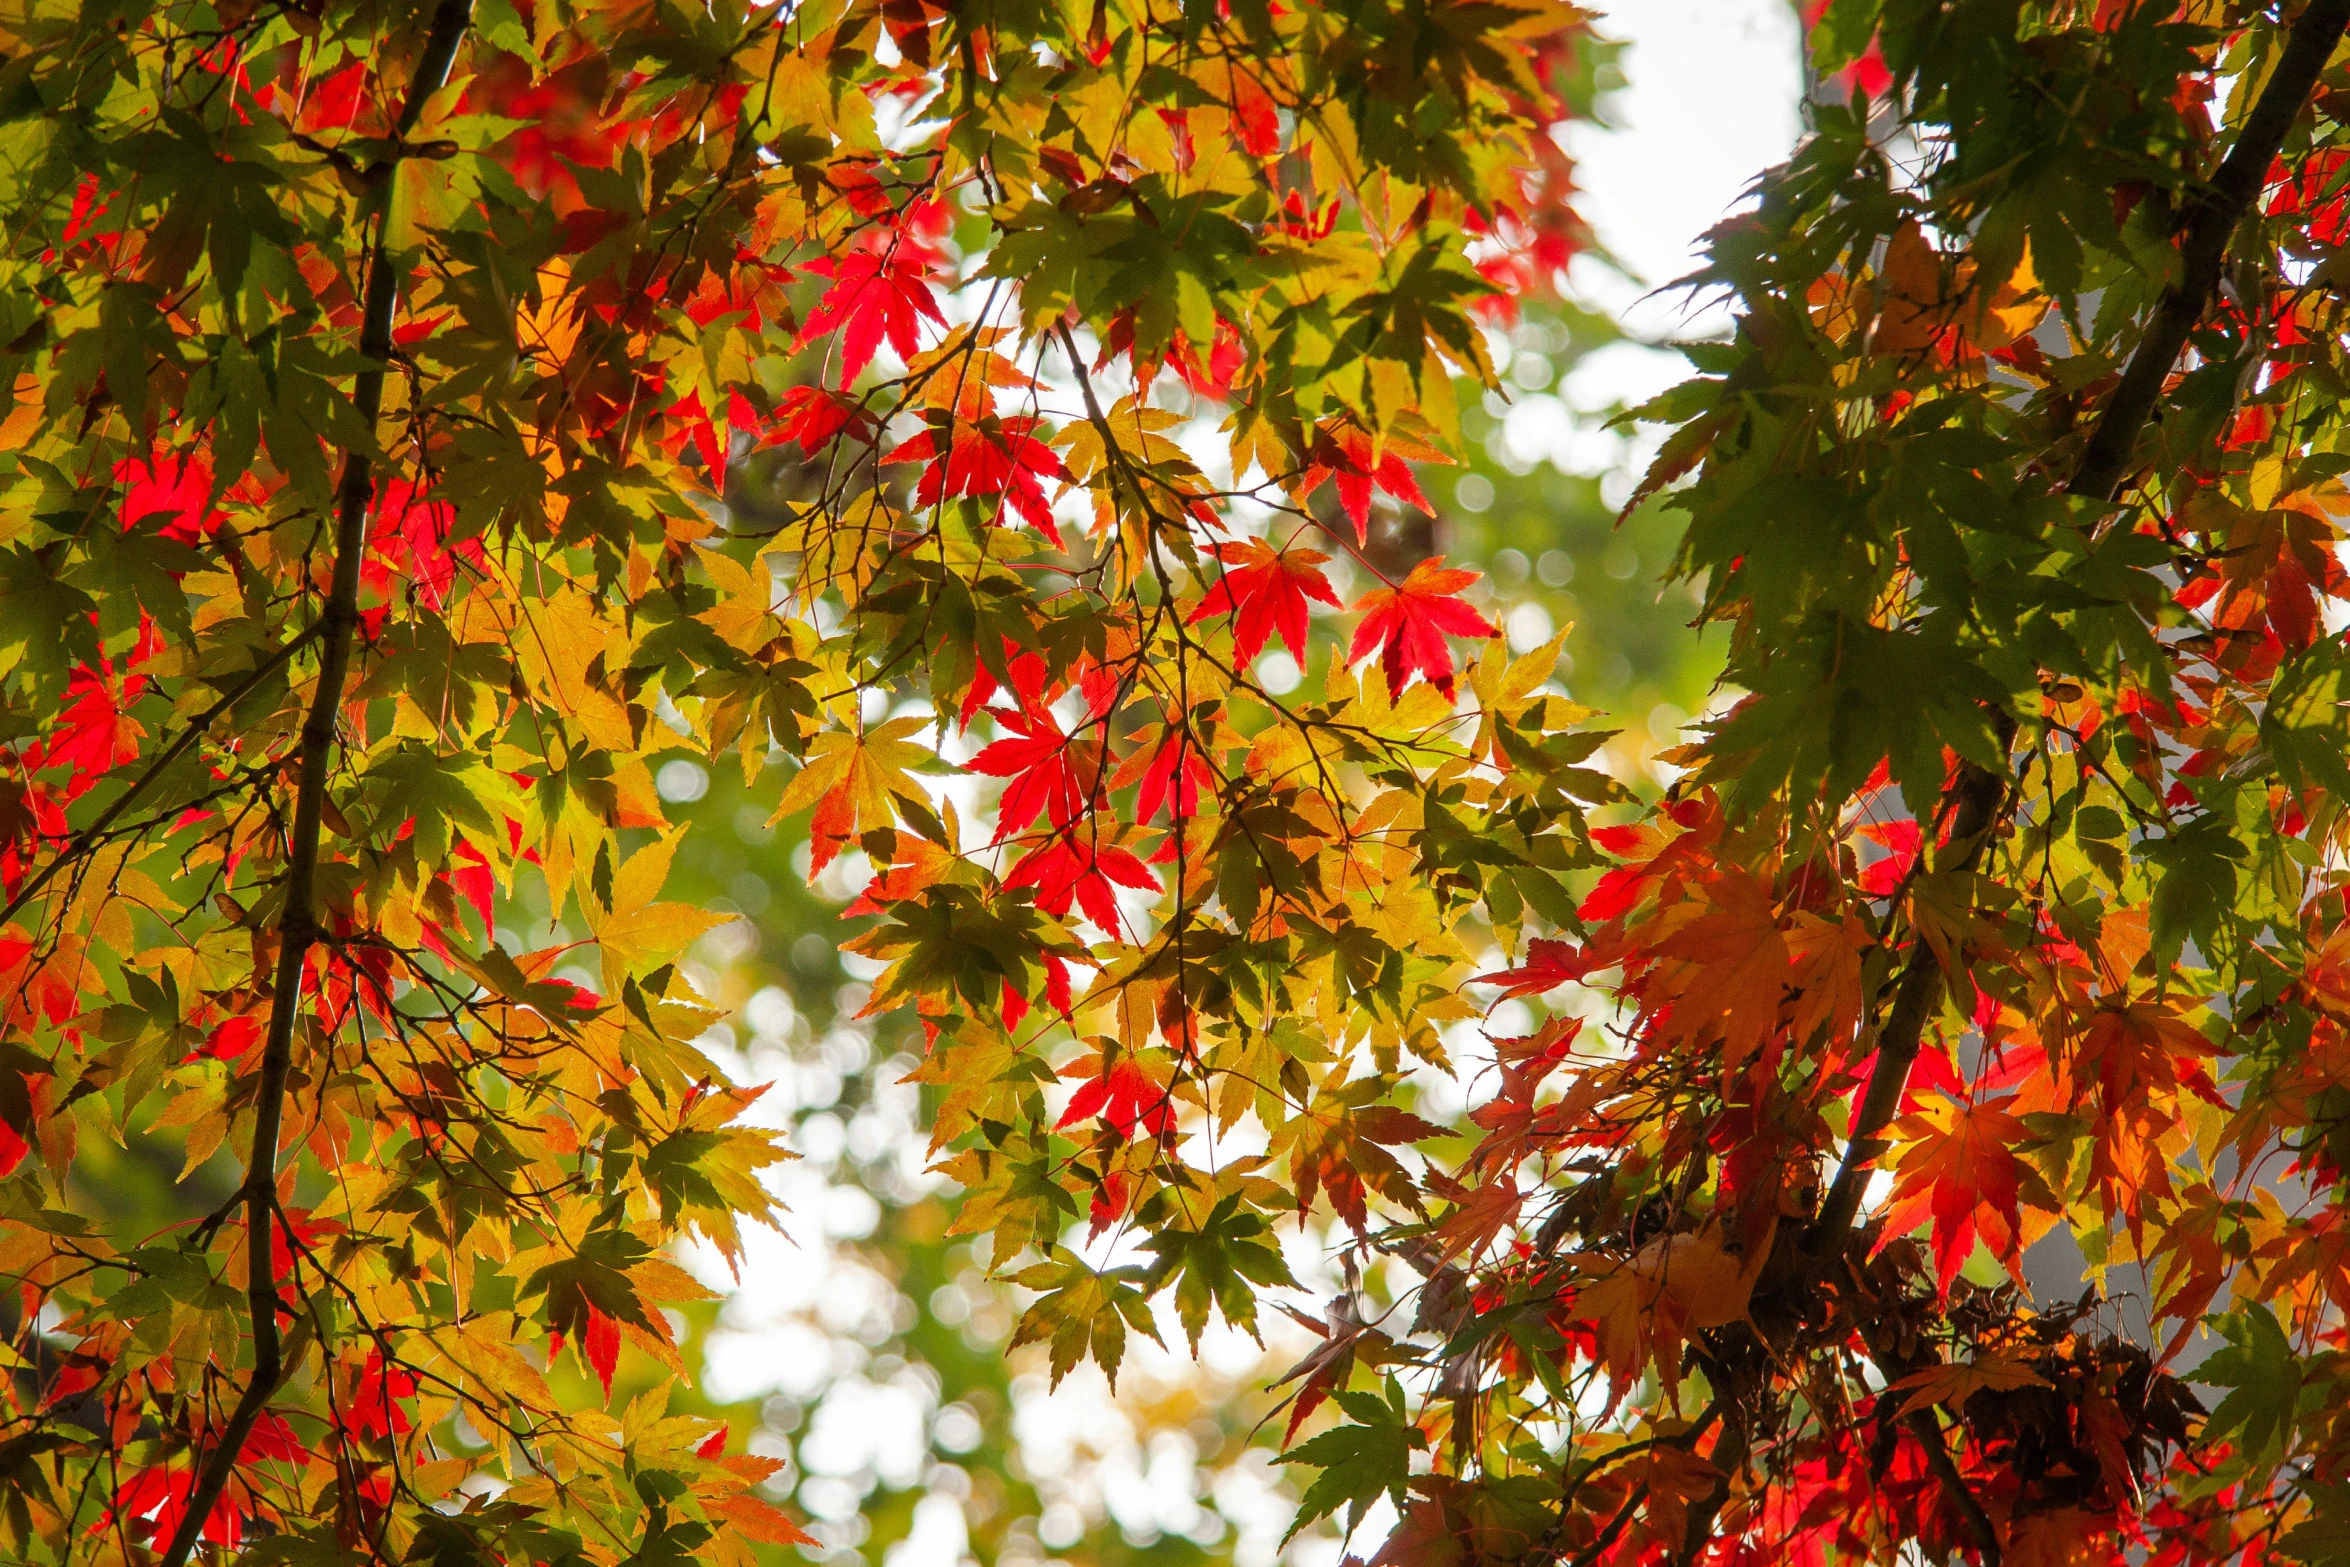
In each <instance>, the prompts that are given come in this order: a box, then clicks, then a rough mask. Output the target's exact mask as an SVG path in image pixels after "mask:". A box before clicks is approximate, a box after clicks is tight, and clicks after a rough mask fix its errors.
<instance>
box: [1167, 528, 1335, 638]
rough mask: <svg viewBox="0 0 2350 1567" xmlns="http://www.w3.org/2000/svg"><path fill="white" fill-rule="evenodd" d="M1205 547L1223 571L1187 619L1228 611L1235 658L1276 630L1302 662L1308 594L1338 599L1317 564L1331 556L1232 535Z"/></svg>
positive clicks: (1327, 601)
mask: <svg viewBox="0 0 2350 1567" xmlns="http://www.w3.org/2000/svg"><path fill="white" fill-rule="evenodd" d="M1209 548H1211V549H1212V550H1213V551H1214V552H1215V555H1216V558H1217V559H1218V560H1220V561H1222V562H1223V563H1224V575H1223V576H1222V577H1221V578H1219V579H1218V580H1217V583H1216V585H1215V587H1213V588H1211V589H1210V590H1209V591H1208V596H1207V597H1206V598H1204V599H1202V600H1201V601H1200V606H1199V608H1197V609H1195V610H1193V611H1192V612H1191V623H1192V624H1194V625H1197V624H1198V623H1199V622H1200V621H1203V620H1205V619H1207V618H1208V617H1209V616H1210V615H1226V614H1228V615H1231V616H1232V617H1233V620H1232V657H1233V662H1234V663H1237V664H1246V663H1248V662H1249V661H1250V660H1251V659H1253V658H1255V657H1256V656H1257V654H1258V652H1259V651H1260V650H1262V649H1263V647H1264V645H1265V642H1266V640H1267V639H1268V638H1269V637H1271V636H1272V634H1273V633H1274V632H1279V633H1280V634H1281V640H1282V642H1283V643H1284V644H1285V645H1286V646H1287V647H1288V649H1289V656H1290V657H1291V658H1294V659H1296V660H1297V661H1298V662H1299V663H1300V664H1303V663H1304V662H1305V660H1306V600H1307V599H1309V598H1313V599H1320V600H1321V601H1322V602H1323V603H1325V604H1328V605H1331V606H1332V607H1333V608H1335V607H1336V606H1337V604H1338V595H1337V594H1335V593H1333V592H1331V591H1330V579H1329V578H1327V577H1325V576H1323V575H1322V573H1321V572H1320V571H1319V570H1318V569H1316V568H1318V567H1319V566H1320V565H1321V564H1322V562H1324V561H1326V560H1328V559H1329V558H1330V557H1329V556H1327V555H1324V554H1322V553H1321V552H1320V551H1318V550H1275V549H1274V548H1273V547H1272V546H1271V545H1269V544H1266V543H1265V542H1264V541H1263V540H1261V539H1234V540H1232V541H1231V542H1229V543H1225V544H1214V545H1211V546H1209Z"/></svg>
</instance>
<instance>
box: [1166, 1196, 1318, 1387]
mask: <svg viewBox="0 0 2350 1567" xmlns="http://www.w3.org/2000/svg"><path fill="white" fill-rule="evenodd" d="M1272 1228H1273V1227H1272V1224H1271V1223H1270V1222H1269V1221H1268V1220H1267V1219H1266V1218H1265V1216H1264V1215H1263V1214H1261V1213H1258V1212H1256V1211H1255V1210H1253V1209H1250V1208H1246V1207H1243V1206H1242V1205H1241V1199H1240V1194H1239V1193H1238V1192H1232V1193H1227V1194H1226V1195H1225V1196H1223V1197H1221V1198H1219V1199H1218V1200H1217V1202H1216V1206H1215V1207H1214V1208H1213V1209H1212V1210H1210V1212H1209V1213H1208V1216H1207V1218H1206V1219H1205V1220H1203V1221H1201V1223H1200V1226H1199V1228H1197V1229H1191V1228H1188V1227H1185V1226H1181V1225H1177V1226H1171V1227H1168V1228H1165V1229H1162V1230H1160V1231H1159V1232H1158V1233H1157V1234H1155V1235H1153V1236H1151V1237H1150V1239H1148V1240H1146V1241H1144V1242H1143V1248H1144V1250H1146V1251H1149V1252H1151V1253H1152V1254H1153V1255H1154V1256H1156V1257H1157V1258H1158V1261H1157V1262H1156V1263H1154V1264H1153V1265H1152V1267H1151V1270H1150V1278H1151V1283H1152V1286H1153V1287H1154V1288H1155V1287H1157V1286H1159V1285H1162V1284H1165V1283H1167V1282H1168V1281H1170V1280H1172V1281H1173V1282H1174V1284H1175V1314H1176V1316H1177V1317H1178V1318H1180V1319H1181V1320H1182V1323H1183V1331H1184V1333H1185V1335H1186V1336H1187V1337H1189V1339H1190V1340H1191V1348H1192V1352H1193V1353H1194V1354H1197V1353H1198V1352H1199V1336H1200V1334H1201V1333H1203V1332H1205V1331H1206V1330H1207V1325H1208V1308H1209V1307H1210V1306H1211V1305H1213V1306H1214V1307H1215V1309H1216V1310H1217V1311H1219V1312H1222V1313H1223V1316H1224V1320H1225V1321H1226V1322H1229V1323H1231V1324H1232V1325H1233V1326H1234V1327H1236V1328H1239V1329H1240V1330H1242V1331H1243V1332H1245V1333H1246V1334H1248V1336H1249V1337H1250V1338H1253V1339H1257V1342H1258V1343H1260V1344H1262V1343H1263V1342H1264V1340H1263V1339H1262V1338H1260V1337H1259V1336H1258V1334H1257V1291H1258V1290H1259V1289H1266V1288H1272V1287H1274V1286H1277V1285H1288V1286H1293V1287H1294V1286H1295V1285H1296V1283H1297V1280H1295V1279H1294V1278H1292V1277H1290V1273H1289V1265H1288V1264H1287V1263H1285V1262H1283V1261H1282V1260H1281V1250H1280V1248H1279V1247H1278V1246H1277V1245H1275V1244H1273V1243H1272V1241H1271V1239H1270V1236H1271V1234H1272Z"/></svg>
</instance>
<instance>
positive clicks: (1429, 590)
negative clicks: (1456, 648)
mask: <svg viewBox="0 0 2350 1567" xmlns="http://www.w3.org/2000/svg"><path fill="white" fill-rule="evenodd" d="M1477 575H1478V574H1477V573H1476V572H1473V571H1460V570H1448V569H1446V567H1445V565H1444V557H1443V556H1441V555H1438V556H1433V557H1431V558H1430V559H1427V560H1424V561H1421V562H1420V563H1419V564H1418V565H1416V566H1414V567H1413V568H1412V571H1411V575H1410V576H1408V577H1406V578H1404V580H1403V581H1402V582H1400V583H1398V584H1395V585H1394V586H1391V587H1384V588H1373V589H1372V590H1371V591H1370V592H1368V593H1366V594H1364V595H1363V596H1362V597H1361V598H1359V599H1357V600H1355V608H1356V609H1358V610H1361V611H1363V619H1362V623H1361V624H1360V625H1358V626H1357V627H1356V628H1355V637H1354V643H1353V645H1352V646H1350V647H1349V648H1348V649H1347V652H1346V661H1347V662H1348V663H1350V664H1358V663H1361V662H1362V661H1363V660H1364V659H1365V658H1368V657H1369V656H1370V655H1371V654H1372V653H1373V652H1374V651H1376V652H1377V653H1378V655H1379V667H1380V669H1381V670H1382V671H1383V672H1384V673H1385V674H1386V676H1387V689H1388V690H1389V691H1390V692H1391V693H1394V694H1396V695H1401V694H1402V692H1403V688H1404V687H1405V686H1406V685H1408V684H1410V682H1411V680H1412V677H1413V676H1415V675H1417V676H1419V677H1421V678H1423V679H1425V680H1426V681H1427V682H1428V683H1429V684H1430V685H1431V686H1434V687H1435V688H1436V689H1437V691H1438V692H1440V693H1441V694H1443V695H1444V696H1446V697H1448V698H1449V697H1450V696H1451V695H1452V693H1453V678H1452V671H1453V664H1452V648H1451V645H1450V644H1448V643H1447V642H1446V641H1445V640H1444V639H1445V638H1446V637H1447V636H1456V637H1490V636H1495V635H1498V633H1497V632H1496V631H1495V629H1494V627H1493V625H1492V624H1491V623H1490V622H1488V621H1487V620H1486V618H1485V617H1484V616H1483V615H1480V614H1478V613H1477V611H1476V610H1474V609H1472V608H1471V607H1469V606H1468V605H1466V604H1464V603H1462V602H1461V601H1460V600H1459V599H1458V598H1456V597H1454V595H1455V594H1457V593H1459V592H1460V591H1461V589H1463V588H1465V587H1467V586H1468V585H1469V584H1470V583H1472V582H1475V581H1476V580H1477Z"/></svg>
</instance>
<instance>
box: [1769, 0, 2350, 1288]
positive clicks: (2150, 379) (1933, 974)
mask: <svg viewBox="0 0 2350 1567" xmlns="http://www.w3.org/2000/svg"><path fill="white" fill-rule="evenodd" d="M2346 30H2350V0H2310V5H2309V7H2308V9H2306V10H2305V11H2303V12H2302V13H2301V18H2300V20H2299V21H2297V22H2295V23H2294V24H2293V31H2292V33H2291V35H2290V36H2289V37H2288V38H2287V39H2286V41H2285V49H2284V53H2283V55H2282V56H2281V57H2280V58H2279V59H2278V61H2277V67H2276V70H2275V71H2274V72H2272V73H2271V74H2270V76H2269V79H2268V82H2267V84H2266V85H2265V86H2264V87H2263V88H2262V89H2261V93H2260V97H2259V99H2258V101H2257V102H2255V103H2254V104H2253V106H2252V112H2251V113H2249V114H2248V115H2246V116H2245V117H2244V127H2243V129H2242V131H2240V132H2239V133H2238V134H2237V137H2236V144H2235V146H2234V147H2232V148H2231V149H2230V150H2229V152H2228V155H2227V157H2226V158H2225V159H2223V160H2222V161H2221V163H2220V166H2219V170H2218V172H2217V173H2215V174H2214V175H2213V176H2212V179H2211V183H2210V185H2209V186H2208V187H2207V188H2206V189H2205V190H2204V192H2203V193H2202V195H2201V197H2200V199H2199V200H2197V202H2196V203H2195V206H2194V208H2193V210H2192V213H2191V215H2190V216H2189V217H2188V220H2187V224H2186V228H2185V232H2184V236H2183V237H2182V239H2181V240H2180V243H2179V262H2180V277H2179V281H2178V282H2177V283H2175V284H2173V285H2171V286H2170V287H2169V288H2167V289H2165V290H2164V291H2163V296H2162V300H2161V302H2160V303H2159V304H2158V305H2156V307H2155V311H2154V317H2153V319H2152V320H2151V321H2150V322H2148V324H2147V328H2146V335H2145V336H2144V337H2142V338H2141V339H2139V342H2138V347H2137V349H2136V351H2135V352H2133V353H2132V354H2131V355H2130V362H2129V365H2128V367H2127V368H2126V369H2125V370H2124V371H2123V372H2122V378H2121V384H2120V385H2119V386H2117V387H2116V388H2115V389H2114V393H2113V396H2112V397H2110V398H2109V399H2107V401H2106V404H2105V409H2104V412H2103V413H2101V414H2100V415H2099V416H2098V420H2097V428H2096V429H2095V430H2094V431H2093V432H2092V433H2091V434H2090V437H2089V444H2088V447H2087V449H2086V450H2085V451H2084V452H2083V453H2082V455H2081V465H2080V467H2079V469H2078V470H2077V471H2076V472H2075V473H2074V474H2073V477H2072V481H2071V482H2070V483H2069V484H2068V485H2066V487H2065V488H2066V492H2067V493H2068V494H2073V495H2085V496H2091V497H2094V498H2096V499H2100V500H2111V499H2112V498H2113V497H2114V495H2115V493H2116V492H2117V491H2118V490H2119V489H2120V488H2121V485H2122V481H2123V480H2124V479H2125V478H2126V477H2127V476H2128V474H2129V472H2130V466H2129V464H2130V457H2131V454H2132V453H2133V452H2134V451H2135V450H2136V448H2137V444H2138V437H2139V435H2140V433H2141V432H2142V431H2143V430H2144V429H2145V427H2146V422H2147V420H2148V419H2150V418H2152V417H2153V414H2154V406H2155V403H2156V402H2157V401H2158V400H2159V399H2160V397H2161V395H2162V389H2163V384H2164V382H2166V381H2167V380H2169V378H2170V372H2171V367H2172V366H2173V365H2175V364H2176V363H2177V362H2178V358H2179V351H2180V350H2181V349H2182V348H2184V347H2185V346H2186V343H2187V334H2188V333H2189V332H2191V331H2193V330H2194V328H2195V324H2196V323H2197V322H2198V321H2200V320H2202V319H2203V315H2204V312H2205V311H2207V310H2208V309H2210V307H2211V300H2212V296H2213V294H2214V293H2216V292H2217V291H2218V288H2219V278H2220V269H2221V266H2222V264H2223V263H2224V262H2225V260H2226V258H2227V245H2228V239H2229V236H2231V235H2232V234H2233V233H2234V232H2235V229H2236V225H2237V224H2238V223H2239V222H2241V221H2242V219H2243V217H2244V214H2245V212H2246V211H2248V210H2249V209H2250V208H2251V206H2252V203H2253V202H2254V200H2255V199H2257V198H2258V197H2259V195H2260V189H2261V186H2262V184H2263V183H2265V182H2266V180H2267V178H2268V171H2269V167H2270V165H2271V164H2273V163H2274V162H2275V161H2276V156H2277V152H2278V149H2280V148H2281V147H2282V146H2283V145H2284V141H2285V136H2286V133H2287V132H2289V131H2290V130H2291V129H2292V127H2293V122H2294V120H2295V119H2297V118H2298V117H2299V116H2300V113H2301V107H2302V104H2303V103H2304V102H2305V101H2306V100H2307V99H2308V97H2309V93H2310V90H2311V89H2312V88H2313V87H2315V86H2316V84H2317V77H2318V73H2319V72H2320V71H2322V70H2323V69H2324V68H2325V63H2326V61H2327V60H2329V59H2331V58H2332V56H2333V53H2334V50H2335V48H2336V47H2337V46H2338V45H2339V44H2340V43H2341V41H2342V36H2343V33H2344V32H2345V31H2346ZM2001 722H2002V728H2003V733H2005V734H2008V735H2012V733H2013V729H2014V725H2013V721H2012V720H2010V719H2005V718H2004V717H2003V718H2002V720H2001ZM2004 790H2005V785H2004V783H2003V782H2002V781H2001V780H1999V779H1996V778H1993V777H1991V776H1990V775H1989V774H1988V773H1985V772H1984V771H1983V770H1982V769H1980V768H1978V767H1975V766H1973V765H1972V764H1968V765H1966V766H1964V767H1962V768H1961V769H1960V772H1959V778H1958V782H1957V785H1956V789H1955V793H1956V795H1957V801H1958V808H1957V814H1956V818H1955V820H1954V821H1953V823H1952V827H1951V846H1952V848H1953V849H1959V850H1960V853H1961V856H1962V857H1961V858H1960V860H1959V861H1958V864H1957V867H1956V868H1957V869H1960V870H1965V869H1969V868H1971V867H1972V866H1973V864H1974V862H1975V859H1976V857H1977V856H1978V855H1979V854H1980V853H1981V850H1982V846H1983V844H1984V843H1985V842H1986V841H1988V839H1987V834H1988V831H1989V829H1990V827H1991V825H1992V822H1993V819H1994V814H1995V813H1996V811H1997V809H1998V807H1999V805H2000V803H2001V800H2002V797H2003V795H2004ZM1961 845H1963V846H1964V847H1963V849H1961V847H1960V846H1961ZM1938 978H1939V965H1938V964H1937V963H1936V962H1935V960H1934V956H1933V954H1932V952H1930V951H1929V950H1927V949H1926V947H1925V946H1924V945H1923V943H1920V945H1919V947H1918V949H1917V951H1916V952H1914V953H1913V954H1912V955H1911V957H1910V962H1909V967H1908V968H1907V969H1905V970H1904V971H1903V972H1902V976H1901V982H1900V986H1899V988H1898V989H1897V990H1896V991H1895V993H1894V997H1893V1005H1892V1008H1891V1010H1890V1011H1889V1012H1888V1013H1887V1015H1886V1018H1885V1026H1884V1029H1883V1031H1882V1032H1881V1033H1880V1034H1879V1035H1878V1040H1877V1065H1876V1068H1875V1070H1874V1071H1873V1072H1871V1073H1870V1075H1869V1086H1868V1090H1867V1092H1866V1094H1865V1095H1864V1096H1863V1097H1862V1100H1861V1104H1860V1108H1859V1110H1858V1112H1857V1113H1856V1114H1855V1115H1854V1117H1853V1122H1852V1131H1851V1136H1850V1139H1849V1141H1848V1142H1847V1143H1846V1145H1845V1154H1844V1162H1843V1165H1842V1167H1841V1168H1839V1169H1838V1170H1837V1172H1836V1179H1835V1182H1834V1184H1833V1185H1831V1186H1830V1187H1829V1189H1828V1195H1827V1197H1826V1198H1825V1199H1824V1200H1823V1201H1822V1203H1821V1205H1820V1213H1819V1217H1818V1218H1816V1219H1815V1220H1813V1221H1812V1224H1811V1226H1810V1228H1809V1229H1808V1230H1807V1231H1806V1233H1805V1236H1804V1249H1805V1250H1806V1251H1807V1252H1808V1253H1810V1254H1811V1255H1812V1256H1814V1257H1825V1256H1833V1255H1835V1254H1836V1253H1837V1252H1839V1251H1841V1250H1842V1249H1843V1246H1844V1243H1845V1241H1846V1240H1847V1239H1848V1238H1849V1236H1850V1233H1851V1230H1852V1225H1853V1221H1854V1220H1855V1219H1856V1218H1857V1217H1858V1215H1859V1212H1860V1200H1861V1193H1862V1188H1863V1187H1864V1185H1865V1184H1866V1181H1867V1177H1868V1173H1869V1170H1870V1168H1871V1167H1872V1166H1873V1165H1874V1164H1875V1162H1876V1160H1877V1159H1878V1158H1879V1157H1880V1156H1881V1155H1882V1154H1883V1153H1884V1151H1885V1148H1886V1143H1885V1141H1884V1139H1883V1138H1882V1137H1881V1136H1880V1135H1879V1134H1880V1133H1882V1132H1883V1131H1884V1129H1885V1127H1886V1126H1887V1125H1888V1124H1890V1122H1891V1121H1892V1119H1893V1112H1894V1111H1895V1110H1896V1109H1898V1108H1899V1107H1900V1104H1901V1094H1902V1090H1903V1089H1904V1088H1905V1087H1906V1086H1907V1085H1908V1082H1909V1069H1910V1067H1911V1065H1912V1064H1913V1063H1915V1061H1916V1060H1917V1053H1918V1041H1919V1039H1920V1037H1921V1036H1922V1035H1923V1033H1924V1030H1925V1026H1926V1023H1927V1021H1928V1019H1929V1018H1930V1017H1931V1016H1932V1015H1933V1002H1934V997H1935V984H1936V980H1937V979H1938Z"/></svg>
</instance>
